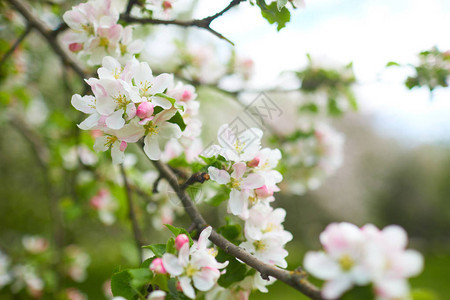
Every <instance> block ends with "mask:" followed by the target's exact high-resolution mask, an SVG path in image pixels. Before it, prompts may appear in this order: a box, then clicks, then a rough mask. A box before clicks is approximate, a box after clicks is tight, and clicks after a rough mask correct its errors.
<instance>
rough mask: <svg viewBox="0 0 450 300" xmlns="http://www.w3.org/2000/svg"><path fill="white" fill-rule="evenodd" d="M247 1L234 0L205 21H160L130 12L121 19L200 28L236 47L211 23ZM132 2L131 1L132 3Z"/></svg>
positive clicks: (128, 21) (132, 21)
mask: <svg viewBox="0 0 450 300" xmlns="http://www.w3.org/2000/svg"><path fill="white" fill-rule="evenodd" d="M243 1H245V0H233V1H231V2H230V4H228V6H227V7H225V8H224V9H223V10H221V11H220V12H218V13H216V14H214V15H212V16H209V17H206V18H203V19H195V20H188V21H179V20H160V19H153V18H135V17H132V16H130V14H129V12H128V13H127V12H126V13H124V14H121V15H120V19H121V20H122V21H124V22H127V23H135V24H153V25H177V26H181V27H198V28H202V29H205V30H207V31H209V32H210V33H212V34H214V35H215V36H217V37H218V38H220V39H223V40H225V41H227V42H228V43H230V44H231V45H234V43H233V42H232V41H230V40H229V39H228V38H226V37H225V36H224V35H223V34H221V33H219V32H218V31H216V30H214V29H212V28H211V26H210V25H211V22H212V21H214V20H215V19H217V18H218V17H220V16H222V15H223V14H224V13H225V12H227V11H228V10H230V9H231V8H232V7H234V6H236V5H238V4H239V3H241V2H243ZM130 2H131V1H130Z"/></svg>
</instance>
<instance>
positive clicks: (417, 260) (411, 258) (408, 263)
mask: <svg viewBox="0 0 450 300" xmlns="http://www.w3.org/2000/svg"><path fill="white" fill-rule="evenodd" d="M401 260H402V265H403V272H402V275H401V276H402V277H406V278H408V277H411V276H416V275H418V274H419V273H420V272H422V270H423V264H424V263H423V256H422V254H420V253H419V252H418V251H415V250H410V249H408V250H406V251H405V252H404V253H403V256H402V258H401Z"/></svg>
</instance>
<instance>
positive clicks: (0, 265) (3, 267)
mask: <svg viewBox="0 0 450 300" xmlns="http://www.w3.org/2000/svg"><path fill="white" fill-rule="evenodd" d="M9 265H10V259H9V257H8V256H7V255H6V254H4V253H3V252H2V251H0V288H2V287H3V286H5V285H7V284H8V283H10V282H11V279H12V278H11V275H10V273H9V272H8V268H9Z"/></svg>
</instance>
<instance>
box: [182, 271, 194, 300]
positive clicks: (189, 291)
mask: <svg viewBox="0 0 450 300" xmlns="http://www.w3.org/2000/svg"><path fill="white" fill-rule="evenodd" d="M179 281H180V286H181V289H182V290H183V293H184V294H185V295H186V296H187V297H189V298H191V299H195V291H194V288H193V287H192V285H191V279H190V278H189V277H186V276H183V277H180V279H179Z"/></svg>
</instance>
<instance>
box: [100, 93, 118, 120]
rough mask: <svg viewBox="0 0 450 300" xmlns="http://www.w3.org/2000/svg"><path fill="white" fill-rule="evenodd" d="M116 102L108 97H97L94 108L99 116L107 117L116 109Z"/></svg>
mask: <svg viewBox="0 0 450 300" xmlns="http://www.w3.org/2000/svg"><path fill="white" fill-rule="evenodd" d="M116 107H117V104H116V102H115V101H114V100H113V99H112V98H111V97H109V96H104V97H103V96H102V97H97V103H96V108H97V111H98V112H99V114H101V115H104V116H107V115H110V114H112V113H113V112H114V110H115V109H116Z"/></svg>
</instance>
